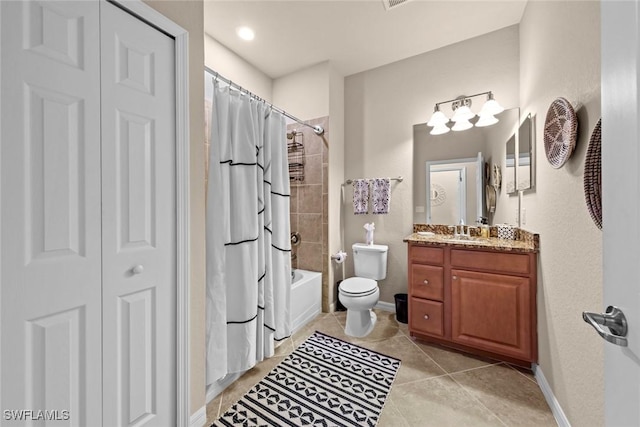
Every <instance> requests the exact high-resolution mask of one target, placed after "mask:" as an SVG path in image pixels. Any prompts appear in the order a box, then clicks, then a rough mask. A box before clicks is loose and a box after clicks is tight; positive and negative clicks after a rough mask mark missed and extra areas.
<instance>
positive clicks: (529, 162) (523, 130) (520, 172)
mask: <svg viewBox="0 0 640 427" xmlns="http://www.w3.org/2000/svg"><path fill="white" fill-rule="evenodd" d="M532 133H533V118H532V117H531V114H528V115H527V117H525V118H524V120H523V121H522V123H521V124H520V128H519V129H518V162H517V165H516V169H517V172H516V176H517V178H518V185H517V189H518V190H530V189H532V188H533V184H534V182H533V178H534V171H535V168H534V159H535V157H534V156H533V147H534V144H533V134H532Z"/></svg>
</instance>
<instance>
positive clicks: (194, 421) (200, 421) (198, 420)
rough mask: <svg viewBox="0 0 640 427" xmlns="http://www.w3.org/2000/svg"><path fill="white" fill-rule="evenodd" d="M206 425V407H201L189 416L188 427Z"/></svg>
mask: <svg viewBox="0 0 640 427" xmlns="http://www.w3.org/2000/svg"><path fill="white" fill-rule="evenodd" d="M206 423H207V407H206V406H203V407H202V408H200V409H198V410H197V411H196V412H194V413H193V414H191V417H190V418H189V427H203V426H204V425H205V424H206Z"/></svg>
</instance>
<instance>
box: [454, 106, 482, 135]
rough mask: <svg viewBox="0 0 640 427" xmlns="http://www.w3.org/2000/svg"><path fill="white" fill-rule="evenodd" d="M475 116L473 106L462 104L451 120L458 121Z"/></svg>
mask: <svg viewBox="0 0 640 427" xmlns="http://www.w3.org/2000/svg"><path fill="white" fill-rule="evenodd" d="M475 116H476V115H475V113H474V112H473V111H471V108H469V107H467V106H466V105H462V106H460V107H458V108H457V109H456V112H455V113H454V115H453V117H451V121H452V122H458V121H460V120H467V121H468V120H469V119H472V118H474V117H475ZM454 130H455V129H454Z"/></svg>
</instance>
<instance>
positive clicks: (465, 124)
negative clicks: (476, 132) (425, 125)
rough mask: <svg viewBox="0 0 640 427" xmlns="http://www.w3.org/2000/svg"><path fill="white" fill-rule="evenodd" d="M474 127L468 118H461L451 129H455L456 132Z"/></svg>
mask: <svg viewBox="0 0 640 427" xmlns="http://www.w3.org/2000/svg"><path fill="white" fill-rule="evenodd" d="M472 127H473V125H472V124H471V122H470V121H469V120H468V119H460V120H458V121H457V122H456V124H455V125H453V127H452V128H451V130H454V131H456V132H458V131H461V130H467V129H471V128H472Z"/></svg>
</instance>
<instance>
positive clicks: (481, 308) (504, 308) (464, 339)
mask: <svg viewBox="0 0 640 427" xmlns="http://www.w3.org/2000/svg"><path fill="white" fill-rule="evenodd" d="M451 276H452V277H451V331H452V333H451V334H452V335H451V338H452V340H453V341H455V342H457V343H460V344H465V345H469V346H473V347H476V348H478V349H481V350H486V351H492V352H495V353H500V354H504V355H506V356H511V357H516V358H519V359H524V360H531V358H532V354H531V351H532V345H531V333H532V330H531V316H532V313H531V296H530V295H531V294H530V291H531V283H530V280H529V279H528V278H523V277H515V276H507V275H502V274H490V273H477V272H471V271H464V270H451Z"/></svg>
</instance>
